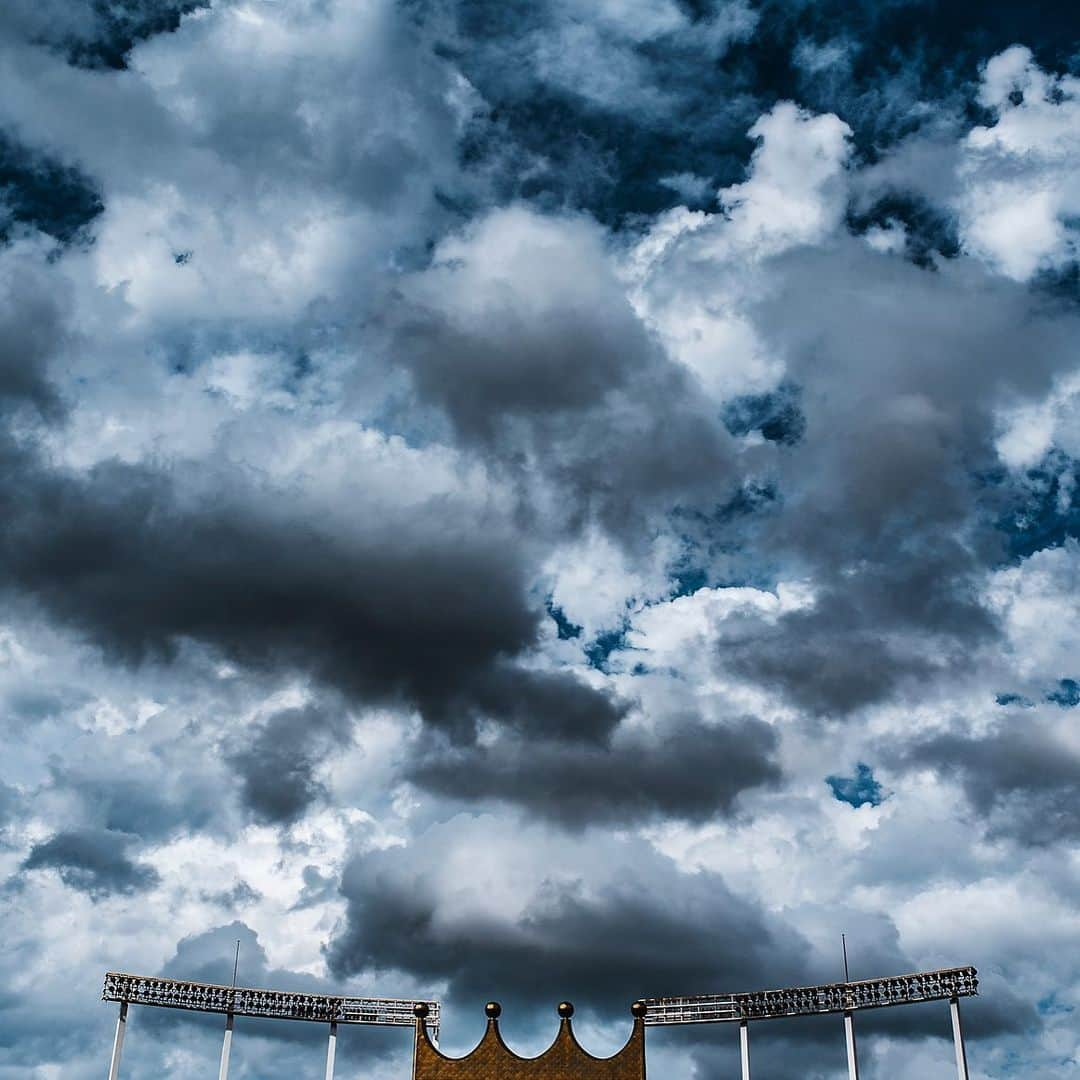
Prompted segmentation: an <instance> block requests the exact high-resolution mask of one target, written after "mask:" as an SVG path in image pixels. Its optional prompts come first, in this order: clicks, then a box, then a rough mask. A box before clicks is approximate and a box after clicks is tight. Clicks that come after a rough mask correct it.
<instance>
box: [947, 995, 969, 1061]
mask: <svg viewBox="0 0 1080 1080" xmlns="http://www.w3.org/2000/svg"><path fill="white" fill-rule="evenodd" d="M949 1012H951V1013H952V1037H953V1046H954V1047H955V1048H956V1075H957V1076H958V1077H959V1080H968V1067H967V1051H966V1050H965V1049H964V1033H963V1031H961V1030H960V999H959V998H958V997H957V996H956V995H955V994H954V995H953V996H952V997H951V998H949Z"/></svg>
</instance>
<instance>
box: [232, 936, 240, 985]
mask: <svg viewBox="0 0 1080 1080" xmlns="http://www.w3.org/2000/svg"><path fill="white" fill-rule="evenodd" d="M239 967H240V939H239V938H237V939H236V959H235V960H233V966H232V984H233V989H234V990H235V989H236V972H237V969H238V968H239Z"/></svg>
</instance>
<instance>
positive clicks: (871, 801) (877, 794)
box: [825, 761, 885, 809]
mask: <svg viewBox="0 0 1080 1080" xmlns="http://www.w3.org/2000/svg"><path fill="white" fill-rule="evenodd" d="M825 783H826V784H828V785H829V787H830V788H831V789H832V793H833V797H834V798H835V799H838V800H839V801H840V802H844V803H847V804H848V805H849V806H854V807H855V808H856V809H858V808H859V807H860V806H880V805H881V803H882V801H883V800H884V798H885V794H884V792H883V791H882V789H881V784H879V783H878V781H877V780H876V779H875V777H874V772H873V770H872V769H871V768H870V766H869V765H867V764H865V763H864V762H862V761H860V762H858V764H857V765H856V766H855V775H854V776H826V777H825Z"/></svg>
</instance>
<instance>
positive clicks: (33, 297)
mask: <svg viewBox="0 0 1080 1080" xmlns="http://www.w3.org/2000/svg"><path fill="white" fill-rule="evenodd" d="M65 299H66V297H65V294H64V290H63V289H60V290H58V289H57V287H56V285H55V284H54V283H52V282H50V281H49V280H48V276H47V274H46V273H45V271H44V270H43V269H42V268H41V267H40V266H38V265H37V264H36V262H35V261H33V260H32V259H29V258H25V259H19V260H17V261H16V262H15V263H14V265H11V264H10V263H8V264H6V265H5V266H4V268H3V270H0V416H2V415H3V414H5V413H7V414H10V412H11V410H12V409H15V408H17V407H18V406H20V405H22V404H28V405H30V406H32V407H33V409H34V410H35V411H36V412H37V413H39V414H40V415H41V416H43V417H45V418H47V419H49V420H56V419H59V418H60V416H61V415H62V414H63V407H62V405H61V402H60V397H59V394H58V393H57V391H56V389H55V387H54V386H53V384H52V383H51V382H50V381H49V374H48V365H49V362H50V361H51V360H52V359H53V358H54V356H55V354H56V352H57V350H58V349H59V348H60V347H61V346H62V345H63V343H64V341H65V339H66V338H67V337H68V336H69V330H68V327H67V316H66V314H65V310H64V300H65ZM0 437H2V436H0Z"/></svg>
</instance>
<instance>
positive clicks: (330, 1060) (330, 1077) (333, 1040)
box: [326, 1020, 337, 1080]
mask: <svg viewBox="0 0 1080 1080" xmlns="http://www.w3.org/2000/svg"><path fill="white" fill-rule="evenodd" d="M335 1057H337V1021H336V1020H331V1021H330V1041H329V1042H328V1043H327V1044H326V1080H334V1058H335Z"/></svg>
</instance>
